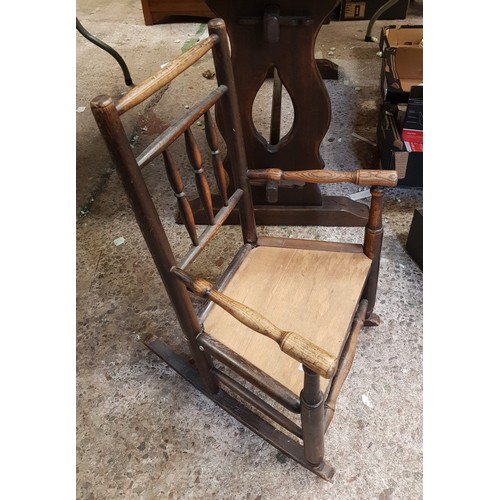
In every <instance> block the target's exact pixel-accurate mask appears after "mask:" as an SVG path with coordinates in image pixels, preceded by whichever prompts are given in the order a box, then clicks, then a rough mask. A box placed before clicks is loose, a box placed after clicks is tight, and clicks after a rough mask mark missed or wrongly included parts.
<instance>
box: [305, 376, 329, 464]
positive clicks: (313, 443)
mask: <svg viewBox="0 0 500 500" xmlns="http://www.w3.org/2000/svg"><path fill="white" fill-rule="evenodd" d="M300 407H301V411H300V418H301V421H302V432H303V435H304V437H303V439H304V456H305V458H306V460H307V461H308V462H309V463H310V464H311V466H312V467H318V466H319V465H320V464H321V463H322V462H323V457H324V454H325V439H324V435H323V434H324V427H325V424H324V418H325V415H324V408H323V393H322V392H321V389H320V379H319V375H318V374H317V373H314V372H313V371H312V370H310V369H309V368H307V367H306V366H304V389H302V392H301V394H300Z"/></svg>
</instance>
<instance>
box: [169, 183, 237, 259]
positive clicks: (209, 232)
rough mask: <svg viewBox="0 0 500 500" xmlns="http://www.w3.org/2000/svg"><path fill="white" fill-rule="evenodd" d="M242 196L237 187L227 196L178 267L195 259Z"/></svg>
mask: <svg viewBox="0 0 500 500" xmlns="http://www.w3.org/2000/svg"><path fill="white" fill-rule="evenodd" d="M242 196H243V192H242V190H241V189H237V190H236V191H235V192H234V193H233V194H232V195H231V198H229V200H228V204H227V207H224V208H222V209H221V210H219V212H218V213H217V216H216V217H215V220H214V223H213V224H212V225H211V226H208V227H207V228H206V229H205V230H204V231H203V233H201V236H200V238H199V241H198V245H196V246H193V247H192V248H190V249H189V251H188V252H187V254H186V255H185V256H184V258H183V259H182V261H180V264H179V267H180V268H181V269H185V268H186V267H187V266H189V264H191V262H193V261H194V259H196V257H197V256H198V255H199V254H200V253H201V251H202V250H203V249H204V248H205V247H206V246H207V245H208V243H209V241H210V240H211V239H212V238H213V237H214V236H215V235H216V234H217V231H218V230H219V229H220V228H221V227H222V225H223V224H224V221H225V220H226V219H227V218H228V217H229V216H230V215H231V212H232V211H233V210H234V208H235V207H236V204H237V203H238V201H239V200H241V197H242Z"/></svg>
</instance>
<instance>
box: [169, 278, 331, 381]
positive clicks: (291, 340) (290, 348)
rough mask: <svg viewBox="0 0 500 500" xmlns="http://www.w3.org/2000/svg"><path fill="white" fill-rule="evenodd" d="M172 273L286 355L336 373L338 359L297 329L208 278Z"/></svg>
mask: <svg viewBox="0 0 500 500" xmlns="http://www.w3.org/2000/svg"><path fill="white" fill-rule="evenodd" d="M172 272H173V274H175V275H176V276H177V277H178V278H180V279H181V280H182V281H184V282H185V283H186V284H187V287H188V289H189V290H191V291H192V292H193V293H195V294H196V295H198V296H200V297H203V298H208V299H210V300H211V301H212V302H214V303H215V304H217V305H218V306H220V307H222V309H224V310H225V311H227V312H228V313H229V314H230V315H231V316H233V317H234V318H236V319H237V320H238V321H239V322H240V323H243V324H244V325H245V326H247V327H248V328H250V329H251V330H253V331H254V332H257V333H260V334H261V335H265V336H266V337H269V338H270V339H272V340H274V341H275V342H276V343H277V344H278V345H279V346H280V349H281V350H282V351H283V352H284V353H285V354H288V355H289V356H291V357H292V358H293V359H295V360H296V361H299V362H300V363H302V364H303V365H304V366H307V367H308V368H309V369H310V370H313V372H314V373H316V374H318V375H321V376H322V377H325V378H331V377H332V376H333V374H334V373H335V369H336V368H337V358H335V357H333V356H331V355H330V354H329V353H328V352H326V351H325V350H324V349H322V348H321V347H318V346H317V345H315V344H313V343H312V342H311V341H310V340H308V339H306V338H304V337H302V336H301V335H299V334H297V333H295V332H292V331H287V330H282V329H281V328H278V327H277V326H276V325H274V324H273V323H271V321H269V320H268V319H267V318H266V317H265V316H263V315H262V314H260V313H259V312H257V311H255V310H254V309H252V308H251V307H248V306H246V305H245V304H242V303H241V302H238V301H237V300H234V299H233V298H232V297H229V296H228V295H224V294H223V293H221V292H219V291H218V290H217V289H216V288H215V286H214V285H213V284H212V283H210V282H209V281H207V280H206V279H204V278H200V277H196V276H192V275H190V274H189V273H186V272H185V271H183V270H182V269H179V268H175V269H172Z"/></svg>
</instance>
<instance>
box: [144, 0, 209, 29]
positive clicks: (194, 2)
mask: <svg viewBox="0 0 500 500" xmlns="http://www.w3.org/2000/svg"><path fill="white" fill-rule="evenodd" d="M141 3H142V12H143V15H144V23H145V24H146V25H147V26H151V25H152V24H158V23H162V22H165V20H168V18H169V17H171V16H191V17H206V18H208V19H211V18H212V17H215V14H214V13H213V12H212V11H211V10H210V9H209V8H208V7H207V5H206V4H205V2H204V0H141Z"/></svg>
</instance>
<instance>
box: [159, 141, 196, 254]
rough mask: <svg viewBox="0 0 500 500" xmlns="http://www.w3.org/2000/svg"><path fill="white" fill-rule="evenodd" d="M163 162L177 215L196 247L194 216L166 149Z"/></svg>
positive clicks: (174, 164)
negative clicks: (177, 210) (175, 199)
mask: <svg viewBox="0 0 500 500" xmlns="http://www.w3.org/2000/svg"><path fill="white" fill-rule="evenodd" d="M162 155H163V162H164V163H165V170H166V171H167V177H168V181H169V182H170V186H171V187H172V190H173V191H174V194H175V197H176V198H177V206H178V208H179V214H180V216H181V218H182V222H184V225H185V226H186V229H187V232H188V233H189V236H190V238H191V241H192V242H193V245H195V246H196V245H198V235H197V234H196V225H195V222H194V215H193V211H192V209H191V205H190V204H189V201H188V199H187V197H186V193H185V192H184V182H183V181H182V177H181V174H180V172H179V169H178V167H177V165H176V163H175V161H174V159H173V158H172V155H171V154H170V151H169V150H168V149H167V150H165V151H163V152H162Z"/></svg>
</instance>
